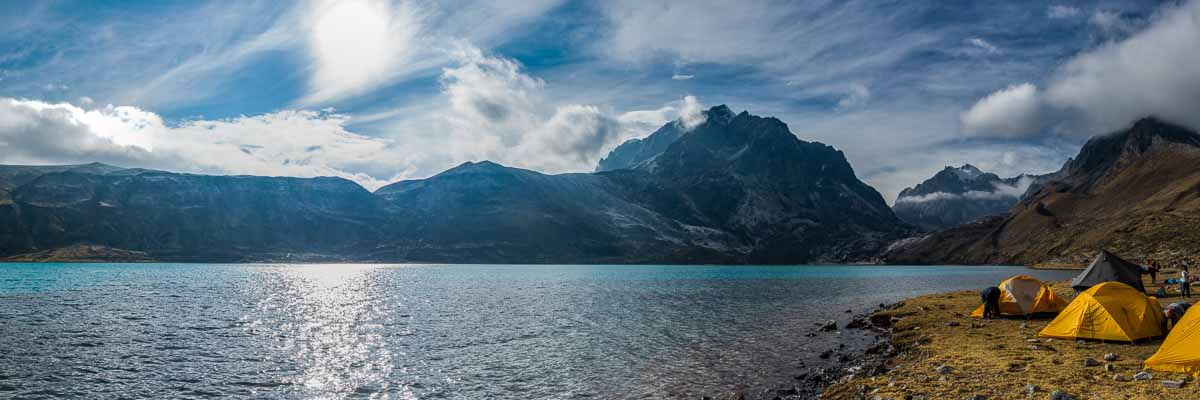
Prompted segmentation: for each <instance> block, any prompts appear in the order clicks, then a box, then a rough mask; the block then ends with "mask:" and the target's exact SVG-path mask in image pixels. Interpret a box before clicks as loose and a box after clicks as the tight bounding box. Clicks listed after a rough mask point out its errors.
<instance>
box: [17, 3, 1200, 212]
mask: <svg viewBox="0 0 1200 400" xmlns="http://www.w3.org/2000/svg"><path fill="white" fill-rule="evenodd" d="M0 3H3V4H2V5H3V7H0V163H3V164H69V163H86V162H94V161H96V162H105V163H110V164H114V165H119V166H126V167H143V168H157V169H165V170H171V171H180V172H195V173H210V174H255V175H280V176H301V177H309V176H340V177H344V178H347V179H350V180H353V181H355V182H358V183H359V184H361V185H363V186H364V187H366V188H368V189H371V190H374V189H376V188H378V187H381V186H383V185H386V184H387V183H390V182H395V181H397V180H401V179H413V178H423V177H428V176H431V175H434V174H437V173H438V172H440V171H442V170H445V169H447V168H450V167H452V166H454V165H458V164H461V163H463V162H466V161H481V160H492V161H496V162H499V163H502V164H505V165H509V166H515V167H522V168H529V169H533V170H538V171H542V172H546V173H565V172H587V171H591V170H592V169H593V168H594V167H595V165H596V162H597V161H598V160H599V159H600V158H601V157H603V156H604V155H605V154H607V152H608V151H609V150H611V149H612V148H613V147H615V146H616V145H618V144H620V143H622V142H623V141H625V140H628V139H631V138H637V137H643V136H646V135H648V134H649V133H651V132H653V131H654V130H655V129H656V128H657V127H659V126H661V125H662V124H664V123H667V122H669V121H672V120H675V119H679V118H689V117H694V116H695V115H696V113H698V112H699V110H702V109H704V108H706V107H711V106H714V105H718V104H727V105H729V106H730V107H731V108H733V109H735V110H747V111H749V112H750V113H752V114H755V115H761V116H774V117H777V118H779V119H780V120H782V121H784V122H785V123H787V124H788V126H789V127H790V129H791V131H792V132H793V133H794V134H796V136H797V137H799V138H800V139H802V140H806V141H817V142H822V143H826V144H830V145H832V146H834V147H836V148H838V149H840V150H842V151H843V152H844V153H845V154H846V156H847V158H848V159H849V161H850V163H851V165H853V167H854V169H855V172H856V173H857V174H858V176H859V177H860V178H861V179H863V180H864V181H866V182H867V183H868V184H870V185H872V186H874V187H875V188H876V189H878V190H879V191H880V192H881V193H882V194H883V195H884V197H885V198H886V199H888V201H889V203H890V202H891V201H892V200H894V199H895V197H896V195H897V193H898V192H899V191H900V190H902V189H903V188H905V187H907V186H912V185H915V184H917V183H919V182H920V181H922V180H924V179H926V178H928V177H930V176H932V175H933V174H934V173H935V172H937V171H938V170H940V169H942V168H943V167H944V166H947V165H961V164H964V163H971V164H973V165H976V166H978V167H979V168H981V169H983V170H985V171H989V172H995V173H997V174H999V175H1001V176H1015V175H1017V174H1020V173H1045V172H1051V171H1054V170H1057V169H1058V168H1059V167H1060V166H1061V165H1062V163H1063V162H1064V161H1066V160H1067V159H1068V158H1069V157H1071V156H1073V155H1074V154H1075V153H1076V152H1077V151H1078V149H1079V147H1080V146H1081V145H1082V144H1083V143H1084V142H1085V141H1086V140H1087V139H1088V138H1089V137H1091V136H1094V135H1098V134H1103V133H1106V132H1111V131H1114V130H1117V129H1121V128H1122V127H1125V126H1128V125H1129V124H1130V123H1131V122H1133V121H1134V120H1136V119H1137V118H1140V117H1143V116H1148V115H1155V116H1158V117H1160V118H1163V119H1166V120H1169V121H1173V122H1176V123H1180V124H1184V125H1186V126H1189V127H1192V128H1200V112H1197V111H1196V110H1198V108H1197V105H1200V67H1197V66H1200V51H1197V50H1200V0H1196V1H1166V2H1154V1H1118V0H1102V1H1081V2H1043V1H1028V2H1025V1H1011V2H1009V1H1005V2H984V1H979V2H967V1H962V2H944V1H881V0H867V1H856V0H849V1H845V0H840V1H820V0H814V1H742V2H734V1H705V0H697V1H688V2H658V1H644V0H643V1H625V0H606V1H595V2H580V1H564V0H523V1H503V2H488V1H473V0H448V1H426V0H422V1H405V0H347V1H325V0H312V1H303V0H297V1H275V2H256V1H212V2H206V1H145V2H136V1H130V2H114V1H74V2H73V1H38V2H28V1H10V0H0Z"/></svg>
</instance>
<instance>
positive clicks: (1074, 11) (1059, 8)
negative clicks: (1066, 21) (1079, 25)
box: [1046, 4, 1083, 18]
mask: <svg viewBox="0 0 1200 400" xmlns="http://www.w3.org/2000/svg"><path fill="white" fill-rule="evenodd" d="M1082 13H1083V11H1081V10H1079V8H1077V7H1072V6H1064V5H1061V4H1055V5H1052V6H1050V8H1049V9H1047V10H1046V16H1048V17H1050V18H1075V17H1078V16H1079V15H1080V14H1082Z"/></svg>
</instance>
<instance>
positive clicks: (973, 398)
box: [970, 394, 987, 400]
mask: <svg viewBox="0 0 1200 400" xmlns="http://www.w3.org/2000/svg"><path fill="white" fill-rule="evenodd" d="M970 400H987V396H984V395H982V394H977V395H974V396H971V397H970Z"/></svg>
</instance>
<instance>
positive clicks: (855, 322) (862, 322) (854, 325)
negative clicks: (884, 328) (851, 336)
mask: <svg viewBox="0 0 1200 400" xmlns="http://www.w3.org/2000/svg"><path fill="white" fill-rule="evenodd" d="M870 325H871V323H870V322H868V321H867V320H866V319H865V318H855V319H852V320H850V322H847V323H846V329H863V328H866V327H868V326H870Z"/></svg>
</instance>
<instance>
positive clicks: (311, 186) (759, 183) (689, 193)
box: [0, 106, 911, 264]
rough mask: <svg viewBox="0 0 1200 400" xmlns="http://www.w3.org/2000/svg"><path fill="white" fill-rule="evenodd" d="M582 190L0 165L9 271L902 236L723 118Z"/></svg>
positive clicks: (518, 183) (771, 255)
mask: <svg viewBox="0 0 1200 400" xmlns="http://www.w3.org/2000/svg"><path fill="white" fill-rule="evenodd" d="M704 117H705V119H704V122H703V123H700V124H699V125H696V126H693V127H687V126H685V125H684V124H682V123H681V122H679V121H676V122H671V123H668V124H667V125H665V126H664V127H662V128H661V129H659V130H658V131H656V132H655V133H654V134H652V135H650V136H649V137H647V138H646V139H644V140H639V141H636V142H628V143H625V144H623V145H621V146H619V147H618V148H616V149H615V150H614V151H613V152H612V153H611V154H610V155H609V156H608V157H605V159H604V160H603V161H601V163H600V165H598V166H597V168H596V169H597V171H598V172H596V173H574V174H559V175H547V174H542V173H538V172H534V171H529V170H524V169H519V168H511V167H506V166H502V165H499V164H495V163H492V162H487V161H483V162H469V163H464V164H462V165H459V166H457V167H454V168H452V169H449V170H447V171H444V172H442V173H440V174H437V175H435V176H432V177H429V178H426V179H417V180H407V181H401V182H397V183H394V184H391V185H388V186H386V187H383V188H380V189H379V190H377V191H375V192H370V191H367V190H365V189H363V188H362V187H361V186H359V185H357V184H355V183H353V182H350V181H348V180H345V179H340V178H328V177H325V178H283V177H261V176H211V175H195V174H183V173H174V172H166V171H154V170H145V169H127V168H118V167H114V166H108V165H103V164H87V165H74V166H0V258H7V259H9V260H51V261H53V260H108V259H138V260H164V261H354V262H455V263H762V264H795V263H812V262H853V261H864V260H869V259H871V258H872V257H875V256H876V255H878V254H879V252H880V251H881V250H882V249H884V248H885V246H886V245H887V244H888V243H891V242H893V241H895V240H896V239H899V238H901V237H904V236H907V235H910V234H911V229H910V228H909V227H908V226H907V225H906V224H904V223H902V222H901V221H900V220H899V219H898V218H896V216H895V214H894V213H893V212H892V210H891V208H889V207H888V206H887V204H886V203H885V202H884V200H883V198H882V196H880V194H879V193H878V192H877V191H875V190H874V189H873V188H871V187H870V186H868V185H866V184H865V183H863V182H861V181H860V180H859V179H858V178H857V177H856V176H855V174H854V171H853V169H852V168H851V166H850V164H849V163H848V162H847V161H846V158H845V155H844V154H842V152H840V151H838V150H836V149H834V148H832V147H830V146H827V145H824V144H820V143H812V142H806V141H802V140H800V139H798V138H797V137H796V136H795V135H793V134H792V133H791V132H790V131H789V130H788V127H787V125H786V124H784V123H783V122H781V121H779V120H778V119H775V118H762V117H757V116H753V115H750V114H749V113H747V112H741V113H738V114H734V113H733V112H732V111H731V110H730V109H729V108H728V107H726V106H717V107H713V108H712V109H709V110H707V111H705V112H704Z"/></svg>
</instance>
